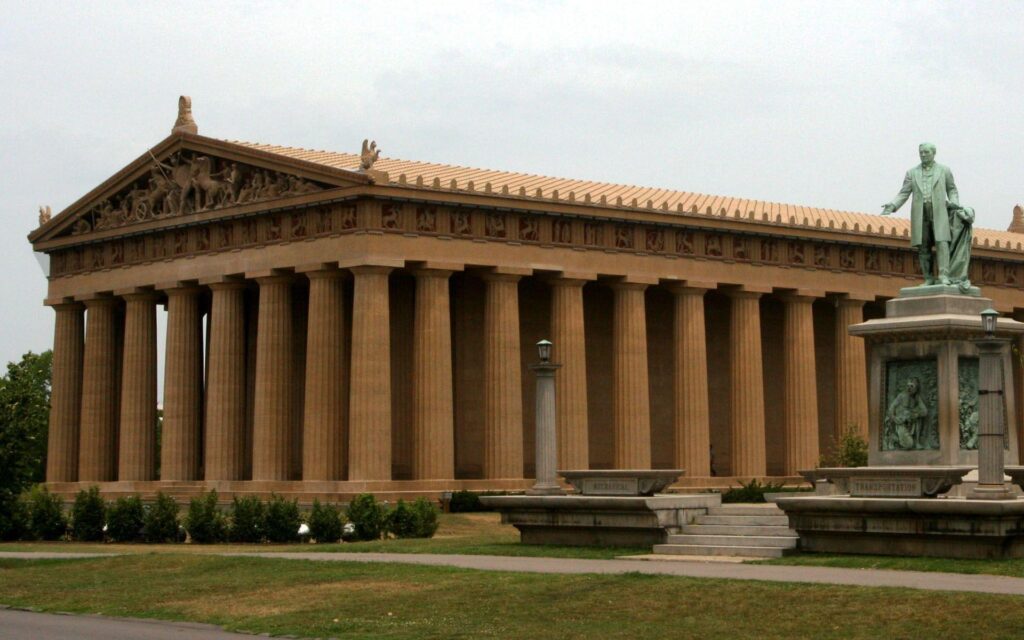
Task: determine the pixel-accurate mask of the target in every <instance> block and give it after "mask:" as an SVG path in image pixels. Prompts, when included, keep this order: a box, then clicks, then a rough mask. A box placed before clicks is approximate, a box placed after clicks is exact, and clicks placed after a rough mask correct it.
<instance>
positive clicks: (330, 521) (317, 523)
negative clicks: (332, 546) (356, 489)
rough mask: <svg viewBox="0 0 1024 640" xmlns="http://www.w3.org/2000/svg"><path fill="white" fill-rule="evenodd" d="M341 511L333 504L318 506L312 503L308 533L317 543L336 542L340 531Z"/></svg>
mask: <svg viewBox="0 0 1024 640" xmlns="http://www.w3.org/2000/svg"><path fill="white" fill-rule="evenodd" d="M342 526H343V525H342V522H341V509H339V508H338V505H334V504H320V501H319V500H314V501H313V511H311V512H310V514H309V533H310V535H311V536H312V537H313V539H314V540H316V541H317V542H319V543H330V542H337V541H338V540H340V539H341V531H342Z"/></svg>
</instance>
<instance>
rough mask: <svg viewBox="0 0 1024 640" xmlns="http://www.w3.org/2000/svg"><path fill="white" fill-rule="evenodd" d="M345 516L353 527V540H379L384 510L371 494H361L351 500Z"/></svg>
mask: <svg viewBox="0 0 1024 640" xmlns="http://www.w3.org/2000/svg"><path fill="white" fill-rule="evenodd" d="M345 515H346V517H348V521H349V522H351V523H352V525H353V527H354V531H353V532H352V539H353V540H380V535H381V530H382V528H383V526H384V508H383V507H382V506H381V505H380V503H379V502H377V500H376V499H375V498H374V497H373V494H370V493H362V494H359V495H358V496H356V497H355V498H353V500H352V502H350V503H349V505H348V510H347V511H346V513H345Z"/></svg>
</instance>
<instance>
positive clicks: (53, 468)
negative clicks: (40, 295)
mask: <svg viewBox="0 0 1024 640" xmlns="http://www.w3.org/2000/svg"><path fill="white" fill-rule="evenodd" d="M83 309H84V307H83V306H82V305H81V304H79V303H68V304H56V305H53V310H54V311H55V312H56V322H55V325H54V332H53V365H52V366H53V378H52V383H51V391H50V431H49V436H48V440H47V454H46V481H47V482H74V481H76V480H78V438H79V422H80V419H81V415H82V349H83V344H84V332H85V319H84V317H83V313H82V310H83Z"/></svg>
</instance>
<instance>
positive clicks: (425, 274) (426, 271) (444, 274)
mask: <svg viewBox="0 0 1024 640" xmlns="http://www.w3.org/2000/svg"><path fill="white" fill-rule="evenodd" d="M410 273H412V275H414V276H416V277H417V278H444V279H446V280H447V279H448V278H450V277H451V275H452V274H453V273H455V272H454V271H453V270H452V269H437V268H434V267H419V268H416V269H411V270H410Z"/></svg>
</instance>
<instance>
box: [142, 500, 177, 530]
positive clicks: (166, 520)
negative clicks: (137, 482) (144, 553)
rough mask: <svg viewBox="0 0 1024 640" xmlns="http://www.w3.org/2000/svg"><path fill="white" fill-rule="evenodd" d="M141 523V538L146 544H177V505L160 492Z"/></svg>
mask: <svg viewBox="0 0 1024 640" xmlns="http://www.w3.org/2000/svg"><path fill="white" fill-rule="evenodd" d="M142 523H143V524H142V537H143V539H144V540H145V541H146V542H177V541H178V540H179V536H180V533H179V532H180V528H179V526H178V503H177V502H175V501H174V498H172V497H171V496H169V495H167V494H165V493H163V492H162V491H161V492H160V493H157V494H156V501H155V502H153V504H151V505H149V509H147V510H146V515H145V516H144V517H143V520H142Z"/></svg>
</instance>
